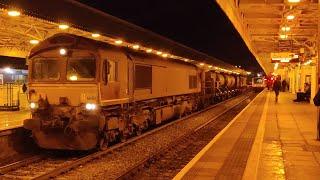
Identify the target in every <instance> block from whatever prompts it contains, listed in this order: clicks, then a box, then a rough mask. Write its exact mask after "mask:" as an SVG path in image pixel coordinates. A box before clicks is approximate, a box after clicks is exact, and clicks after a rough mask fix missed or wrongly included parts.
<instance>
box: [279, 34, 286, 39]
mask: <svg viewBox="0 0 320 180" xmlns="http://www.w3.org/2000/svg"><path fill="white" fill-rule="evenodd" d="M280 38H281V39H287V38H288V35H286V34H280Z"/></svg>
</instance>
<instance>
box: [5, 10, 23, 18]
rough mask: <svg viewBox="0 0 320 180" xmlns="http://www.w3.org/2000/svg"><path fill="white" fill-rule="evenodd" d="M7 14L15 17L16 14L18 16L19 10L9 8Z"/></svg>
mask: <svg viewBox="0 0 320 180" xmlns="http://www.w3.org/2000/svg"><path fill="white" fill-rule="evenodd" d="M8 15H9V16H12V17H17V16H20V15H21V13H20V12H19V11H16V10H10V11H8Z"/></svg>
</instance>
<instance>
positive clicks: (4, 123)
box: [0, 109, 31, 131]
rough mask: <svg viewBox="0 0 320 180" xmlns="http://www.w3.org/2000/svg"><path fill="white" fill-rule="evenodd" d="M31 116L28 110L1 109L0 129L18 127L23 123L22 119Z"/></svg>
mask: <svg viewBox="0 0 320 180" xmlns="http://www.w3.org/2000/svg"><path fill="white" fill-rule="evenodd" d="M30 117H31V113H30V111H29V110H27V109H24V110H20V111H12V112H10V111H1V112H0V131H3V130H8V129H13V128H18V127H21V126H22V125H23V121H24V120H25V119H28V118H30Z"/></svg>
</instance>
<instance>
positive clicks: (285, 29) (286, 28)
mask: <svg viewBox="0 0 320 180" xmlns="http://www.w3.org/2000/svg"><path fill="white" fill-rule="evenodd" d="M290 29H291V28H290V27H289V26H283V27H282V28H281V30H282V31H285V32H287V31H290Z"/></svg>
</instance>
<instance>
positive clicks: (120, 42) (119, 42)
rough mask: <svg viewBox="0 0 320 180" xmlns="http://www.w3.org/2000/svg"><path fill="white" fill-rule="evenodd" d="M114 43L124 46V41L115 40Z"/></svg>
mask: <svg viewBox="0 0 320 180" xmlns="http://www.w3.org/2000/svg"><path fill="white" fill-rule="evenodd" d="M114 42H115V43H116V44H122V43H123V41H122V40H115V41H114Z"/></svg>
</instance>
